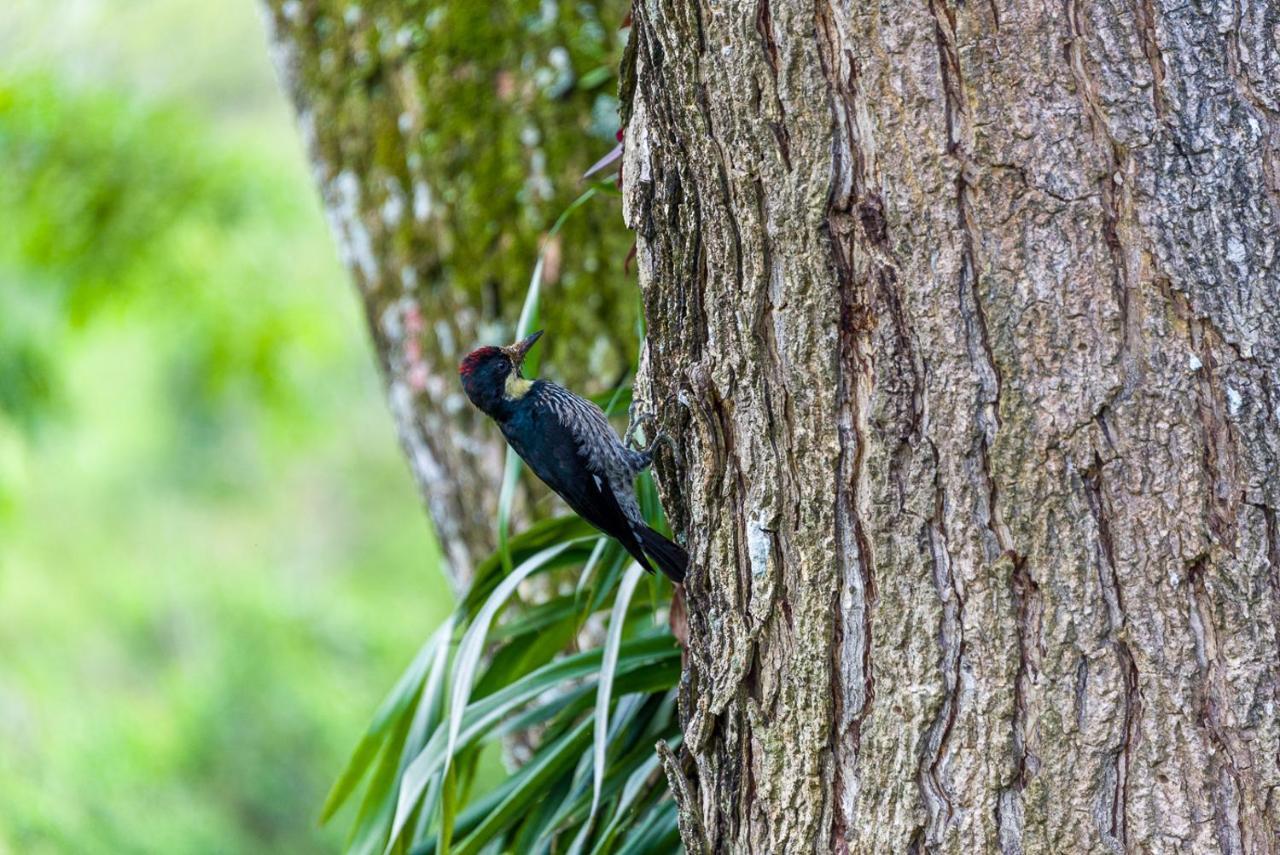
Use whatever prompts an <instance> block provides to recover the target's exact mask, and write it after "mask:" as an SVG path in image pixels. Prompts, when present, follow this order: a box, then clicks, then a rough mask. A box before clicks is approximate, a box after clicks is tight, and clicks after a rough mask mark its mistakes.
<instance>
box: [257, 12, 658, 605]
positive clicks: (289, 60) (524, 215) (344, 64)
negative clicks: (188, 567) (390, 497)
mask: <svg viewBox="0 0 1280 855" xmlns="http://www.w3.org/2000/svg"><path fill="white" fill-rule="evenodd" d="M264 4H265V14H266V19H267V24H268V30H269V32H270V39H271V48H272V51H273V53H274V55H275V59H276V65H277V67H278V69H279V72H280V76H281V78H282V81H283V83H284V85H285V88H286V90H287V91H288V94H289V96H290V97H291V99H292V101H293V103H294V106H295V108H296V109H297V113H298V120H299V125H300V128H301V130H302V134H303V138H304V141H305V143H306V147H307V153H308V156H309V158H310V160H311V163H312V167H313V172H314V174H315V178H316V182H317V184H318V185H319V187H320V191H321V195H322V197H323V202H324V205H325V208H326V211H327V213H328V215H329V220H330V224H331V227H332V231H333V233H334V236H335V238H336V239H337V242H338V245H339V249H340V251H341V255H342V259H343V261H344V262H345V264H346V266H347V268H348V269H349V270H350V272H351V274H352V276H353V278H354V279H355V281H356V285H357V287H358V290H359V293H360V297H361V299H362V302H363V305H364V309H365V313H366V315H367V317H368V321H369V329H370V331H371V333H372V336H373V341H374V346H375V348H376V351H377V354H378V359H379V363H380V365H381V368H382V371H383V375H384V378H385V380H386V383H387V393H388V398H389V401H390V406H391V411H392V414H393V415H394V418H395V422H396V425H397V428H398V430H399V434H400V438H401V442H402V444H403V446H404V449H405V452H406V455H407V456H408V459H409V463H410V467H411V468H412V470H413V473H414V476H415V477H416V479H417V481H418V485H419V487H420V489H421V492H422V494H423V496H424V498H425V499H426V501H427V504H428V507H429V508H430V511H431V516H432V519H433V520H434V522H435V526H436V532H437V535H438V539H439V542H440V544H441V546H442V548H443V550H444V553H445V557H446V559H447V560H448V562H449V565H450V567H451V569H452V571H453V574H454V576H455V581H456V583H457V584H458V585H463V584H465V581H466V579H467V578H468V574H469V571H470V568H471V566H472V564H473V563H474V562H475V561H476V560H477V559H478V558H481V557H483V556H484V555H486V554H488V553H490V552H491V551H492V550H493V548H494V545H495V534H496V529H497V526H496V505H497V494H498V485H499V483H500V482H501V479H502V455H503V453H504V449H505V446H504V444H503V442H502V439H501V436H500V435H499V434H498V432H497V431H496V430H495V429H494V428H493V425H492V424H490V423H489V421H488V420H487V419H486V418H484V417H483V416H481V415H480V414H479V413H478V412H476V411H475V410H474V409H473V408H472V407H471V406H469V405H468V404H467V403H466V401H465V400H464V398H463V395H462V391H461V389H460V387H459V386H458V382H457V373H456V371H457V367H456V366H457V363H458V361H459V360H460V359H461V357H462V355H463V354H465V353H466V352H467V351H468V350H470V349H471V348H473V347H476V346H479V345H481V344H506V343H508V342H510V340H511V337H512V335H513V333H514V325H515V322H516V319H517V318H518V316H519V314H520V308H521V303H522V301H523V299H524V293H525V289H526V287H527V285H528V283H529V276H530V273H531V271H532V270H533V267H534V261H535V258H536V256H537V253H538V248H539V245H540V243H539V241H540V237H541V236H542V235H543V234H544V233H545V230H546V228H547V227H548V226H550V224H551V222H552V221H553V220H555V218H556V217H557V216H558V215H560V214H561V213H562V212H563V211H564V210H565V208H566V207H567V206H568V204H569V203H570V201H571V200H572V199H573V198H574V197H576V196H577V195H578V194H579V193H581V192H582V191H583V189H584V187H583V186H582V181H581V175H582V173H583V171H584V170H585V169H586V168H587V166H588V165H589V164H590V163H591V161H593V160H595V159H596V158H597V157H598V156H599V155H600V154H602V153H604V152H607V151H608V150H609V148H610V147H612V146H613V145H614V133H615V131H616V129H617V125H616V121H617V120H616V115H615V114H614V110H613V105H614V100H613V98H612V96H611V95H608V94H606V93H607V92H608V91H609V90H610V89H611V82H612V80H613V75H612V74H611V73H610V72H611V70H612V68H613V66H614V64H615V62H616V55H617V53H618V49H619V45H618V41H619V36H618V34H617V25H618V23H619V22H620V21H621V19H622V17H623V11H622V10H621V9H619V8H615V7H617V6H620V5H621V4H620V3H619V2H616V0H613V2H605V3H601V4H599V5H600V7H601V8H600V11H599V12H597V11H596V10H595V7H594V6H588V5H585V4H584V5H580V6H578V7H576V8H574V9H573V10H565V11H564V12H563V13H558V14H548V11H547V9H546V8H545V5H544V4H540V3H539V2H537V0H512V2H510V3H504V4H500V5H497V6H493V7H490V6H489V5H488V4H477V3H474V2H471V0H452V2H434V3H426V2H422V0H366V2H362V3H353V2H345V0H264ZM552 11H554V10H552ZM602 69H603V70H604V72H605V73H604V74H603V76H602V75H601V74H600V73H598V72H600V71H601V70H602ZM561 236H562V238H563V250H562V244H561V243H554V244H552V245H551V246H550V248H549V250H548V257H547V263H546V265H545V267H544V271H545V276H544V280H545V282H546V286H545V290H546V291H547V292H548V296H547V299H546V302H545V308H544V311H543V312H542V318H543V322H544V323H545V325H546V327H547V329H548V335H547V338H546V340H545V341H546V344H545V345H543V347H544V349H545V352H546V353H547V355H548V361H549V362H550V364H552V365H554V366H557V367H558V368H560V369H561V373H559V374H558V375H557V376H558V377H559V378H560V379H565V380H568V381H570V382H572V383H573V384H574V385H575V388H585V389H586V390H588V391H599V386H600V384H601V381H603V383H604V384H605V385H607V384H608V383H609V382H610V381H616V380H617V378H618V377H619V376H620V375H622V374H623V372H625V370H626V369H627V366H628V364H629V361H630V359H631V357H632V354H633V352H634V332H633V330H634V322H635V311H634V306H635V301H634V299H632V298H631V296H630V295H631V293H632V292H633V289H634V283H633V282H631V281H630V280H629V277H627V276H626V275H625V274H624V272H623V269H622V267H623V265H622V261H623V259H624V258H625V257H626V254H627V250H628V247H629V245H630V240H631V238H630V236H629V235H628V234H627V233H626V230H625V228H624V227H623V225H622V223H621V221H620V219H619V218H618V216H617V210H616V207H614V206H612V205H602V206H597V207H594V208H590V209H584V210H583V211H581V212H579V213H576V214H575V216H574V218H573V220H572V221H571V222H570V223H568V225H567V226H566V227H565V229H564V230H563V231H562V232H561ZM588 236H589V239H588ZM568 329H572V330H573V336H572V337H570V336H567V335H566V336H558V335H557V332H559V331H560V330H566V331H567V330H568ZM584 354H589V356H587V357H585V358H584ZM593 380H594V381H595V383H596V384H597V385H596V386H595V387H594V388H593V387H592V386H591V385H590V384H591V381H593ZM534 495H537V496H545V495H546V494H545V492H542V491H539V492H537V493H536V494H525V495H524V497H523V498H522V500H521V502H520V503H519V504H518V506H517V514H518V517H520V518H523V519H528V518H530V517H531V516H535V515H537V514H538V512H539V510H541V509H542V508H544V507H546V506H542V505H539V506H534V505H533V504H532V503H531V502H530V501H529V498H531V497H532V496H534ZM543 512H545V511H543Z"/></svg>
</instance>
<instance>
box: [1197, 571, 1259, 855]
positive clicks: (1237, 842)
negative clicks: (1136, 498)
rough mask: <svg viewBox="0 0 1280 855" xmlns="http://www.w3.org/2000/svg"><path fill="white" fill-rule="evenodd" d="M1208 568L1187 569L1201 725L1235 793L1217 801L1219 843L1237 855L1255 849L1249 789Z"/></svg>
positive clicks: (1221, 794) (1219, 767)
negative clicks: (1226, 712) (1225, 716)
mask: <svg viewBox="0 0 1280 855" xmlns="http://www.w3.org/2000/svg"><path fill="white" fill-rule="evenodd" d="M1208 569H1209V560H1208V558H1207V557H1203V556H1202V557H1200V558H1197V559H1196V560H1195V561H1192V562H1191V563H1190V565H1188V567H1187V571H1186V578H1187V598H1188V601H1189V602H1188V613H1189V623H1190V625H1191V634H1192V636H1193V638H1194V639H1195V646H1196V662H1197V663H1198V664H1199V667H1200V684H1199V685H1198V686H1197V688H1196V693H1197V694H1198V695H1199V701H1200V724H1201V726H1202V727H1204V728H1205V729H1206V730H1207V731H1208V733H1209V741H1210V742H1211V743H1212V744H1213V745H1214V747H1215V749H1216V750H1215V752H1214V756H1213V758H1212V761H1213V764H1214V765H1217V766H1218V773H1219V776H1220V777H1221V776H1225V777H1226V779H1227V780H1228V781H1229V783H1230V785H1231V788H1232V789H1233V790H1234V791H1235V803H1234V804H1230V803H1225V802H1226V799H1225V798H1224V795H1225V794H1223V793H1221V792H1219V793H1218V794H1217V796H1216V797H1215V798H1214V800H1213V806H1214V814H1215V816H1214V819H1215V824H1216V825H1217V828H1218V842H1219V844H1220V845H1221V846H1222V849H1223V851H1224V852H1227V853H1232V855H1235V853H1243V852H1246V851H1249V850H1250V849H1252V847H1249V846H1248V843H1249V833H1248V831H1247V830H1246V828H1245V825H1244V813H1245V810H1244V809H1245V787H1244V784H1243V782H1242V781H1241V771H1240V763H1239V761H1238V760H1237V759H1236V756H1235V754H1236V752H1235V750H1234V748H1233V746H1232V744H1231V742H1232V740H1231V738H1230V736H1228V726H1227V725H1224V723H1223V721H1222V714H1221V710H1222V708H1223V707H1224V706H1227V707H1229V703H1228V702H1227V701H1225V700H1224V699H1223V695H1224V691H1225V690H1224V687H1223V686H1222V682H1223V677H1222V673H1223V663H1222V659H1221V652H1220V651H1219V649H1218V638H1217V630H1216V627H1215V626H1214V621H1213V604H1212V601H1211V599H1210V597H1209V593H1208V591H1207V590H1206V588H1205V574H1206V573H1207V572H1208ZM1246 765H1252V764H1248V763H1246Z"/></svg>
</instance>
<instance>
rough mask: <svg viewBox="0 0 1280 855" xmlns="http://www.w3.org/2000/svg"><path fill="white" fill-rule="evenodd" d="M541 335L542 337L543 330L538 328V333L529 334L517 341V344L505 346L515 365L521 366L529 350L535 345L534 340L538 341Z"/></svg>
mask: <svg viewBox="0 0 1280 855" xmlns="http://www.w3.org/2000/svg"><path fill="white" fill-rule="evenodd" d="M541 337H542V330H538V331H537V332H536V333H534V334H533V335H531V336H529V337H528V338H525V339H522V340H520V341H518V342H516V343H515V344H510V345H507V346H506V347H504V348H503V350H504V351H505V352H506V354H507V356H510V357H511V363H512V364H513V365H516V366H519V365H520V363H521V362H524V357H525V354H527V353H528V352H529V349H530V348H531V347H533V345H534V342H536V341H537V340H538V339H540V338H541Z"/></svg>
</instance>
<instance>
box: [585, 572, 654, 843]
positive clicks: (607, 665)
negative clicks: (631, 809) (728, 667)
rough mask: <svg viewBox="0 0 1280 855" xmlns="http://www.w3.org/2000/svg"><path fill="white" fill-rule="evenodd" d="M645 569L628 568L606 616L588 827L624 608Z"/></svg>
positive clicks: (600, 777)
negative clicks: (606, 633)
mask: <svg viewBox="0 0 1280 855" xmlns="http://www.w3.org/2000/svg"><path fill="white" fill-rule="evenodd" d="M644 575H645V573H644V569H643V568H642V567H641V566H640V565H639V564H632V565H631V566H630V567H628V568H627V572H626V574H625V575H624V576H623V577H622V583H621V584H620V585H618V593H617V595H616V596H615V597H614V598H613V611H612V613H610V615H609V634H608V635H607V636H606V637H605V641H604V658H603V660H602V661H601V663H600V680H599V683H598V684H597V688H596V715H595V722H596V723H595V734H594V738H595V745H594V749H593V751H594V755H595V756H594V758H593V759H594V763H593V770H592V771H593V782H592V794H591V811H590V813H589V814H588V816H587V823H586V824H587V825H588V826H590V825H591V823H593V822H594V821H595V818H596V811H598V810H599V809H600V788H601V787H603V786H604V766H605V760H606V758H607V756H608V750H609V702H610V700H612V699H611V697H610V695H611V693H612V692H613V678H614V676H615V674H616V673H617V670H618V649H619V648H620V647H621V646H622V628H623V626H624V625H625V624H626V620H627V607H628V606H630V605H631V595H632V594H634V593H635V590H636V586H637V585H639V584H640V580H641V579H642V578H643V577H644Z"/></svg>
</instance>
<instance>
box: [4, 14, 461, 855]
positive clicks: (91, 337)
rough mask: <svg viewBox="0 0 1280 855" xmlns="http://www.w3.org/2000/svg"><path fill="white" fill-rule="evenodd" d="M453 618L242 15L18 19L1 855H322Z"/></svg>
mask: <svg viewBox="0 0 1280 855" xmlns="http://www.w3.org/2000/svg"><path fill="white" fill-rule="evenodd" d="M450 606H451V599H450V594H449V591H448V587H447V585H446V583H445V581H444V579H443V577H442V575H441V573H440V572H439V568H438V563H437V552H436V547H435V544H434V543H433V541H432V536H431V532H430V530H429V527H428V524H427V521H426V517H425V515H424V514H423V513H422V511H421V509H420V504H419V501H418V498H417V495H416V492H415V490H414V488H413V486H412V484H411V481H410V477H409V475H408V473H407V470H406V468H405V465H404V464H403V462H402V460H401V459H400V455H399V449H398V446H397V443H396V439H395V434H394V431H393V429H392V426H391V423H390V418H389V417H388V415H387V413H386V408H385V406H384V403H383V401H382V396H381V390H380V384H379V381H378V378H377V375H376V371H375V368H374V361H373V358H372V356H371V352H370V350H369V346H368V343H367V338H366V334H365V331H364V328H363V321H362V319H361V317H360V314H359V312H358V308H357V305H356V300H355V297H354V295H353V294H352V293H351V290H350V286H349V284H348V282H347V280H346V278H345V275H344V273H343V271H342V269H341V267H340V265H339V263H338V261H337V257H336V253H335V251H334V249H333V247H332V244H331V241H330V238H329V234H328V231H327V229H326V227H325V224H324V219H323V216H322V214H321V212H320V206H319V202H318V199H317V194H316V191H315V189H314V187H313V185H312V183H311V180H310V177H309V175H308V172H307V166H306V163H305V161H304V158H303V153H302V151H301V144H300V142H299V139H298V135H297V133H296V130H295V128H294V127H293V124H292V118H291V114H290V111H289V108H288V106H287V105H286V103H285V101H284V99H283V97H282V95H281V94H280V92H279V90H278V88H277V85H276V81H275V79H274V74H273V71H272V69H271V67H270V64H269V60H268V53H267V50H266V46H265V36H264V34H263V32H262V24H261V21H260V19H259V13H258V9H257V5H256V4H255V3H251V2H247V0H237V2H231V3H202V2H197V1H196V0H163V1H162V0H114V1H113V2H112V1H110V0H8V2H6V3H5V9H4V15H3V19H2V20H0V852H15V853H41V852H76V853H93V852H112V853H128V852H264V851H279V852H304V851H305V852H314V851H333V850H335V849H336V848H338V846H339V845H340V842H341V839H342V837H343V834H344V823H335V824H332V825H330V826H329V827H327V828H326V829H321V828H320V827H319V826H318V824H317V822H316V817H317V815H318V812H319V807H320V804H321V802H322V800H323V797H324V793H325V791H326V790H327V788H328V786H329V784H330V783H331V782H332V780H333V778H334V776H335V775H336V773H337V771H338V770H339V769H340V768H341V767H342V763H343V761H344V759H345V757H346V755H347V753H348V752H349V750H350V749H351V747H352V745H353V744H354V742H355V740H356V739H357V738H358V736H359V734H360V733H361V732H362V730H363V728H364V727H365V725H366V723H367V722H368V720H369V717H370V715H371V712H372V710H373V709H374V707H375V706H376V705H377V703H378V701H379V700H380V698H381V697H382V695H383V694H384V693H385V691H386V690H387V688H388V687H389V686H390V685H391V684H392V683H393V682H394V680H395V678H396V676H397V675H398V674H399V672H400V671H401V670H402V669H403V667H404V666H405V664H406V663H407V662H408V660H409V659H410V658H411V657H412V655H413V653H414V651H415V650H416V649H417V646H418V645H419V644H420V643H421V641H422V640H423V639H424V638H425V637H426V635H427V634H428V633H429V632H430V631H431V629H432V628H434V627H435V626H436V625H437V624H438V623H439V622H440V620H441V619H442V617H443V616H444V615H445V614H447V612H448V610H449V608H450Z"/></svg>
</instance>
